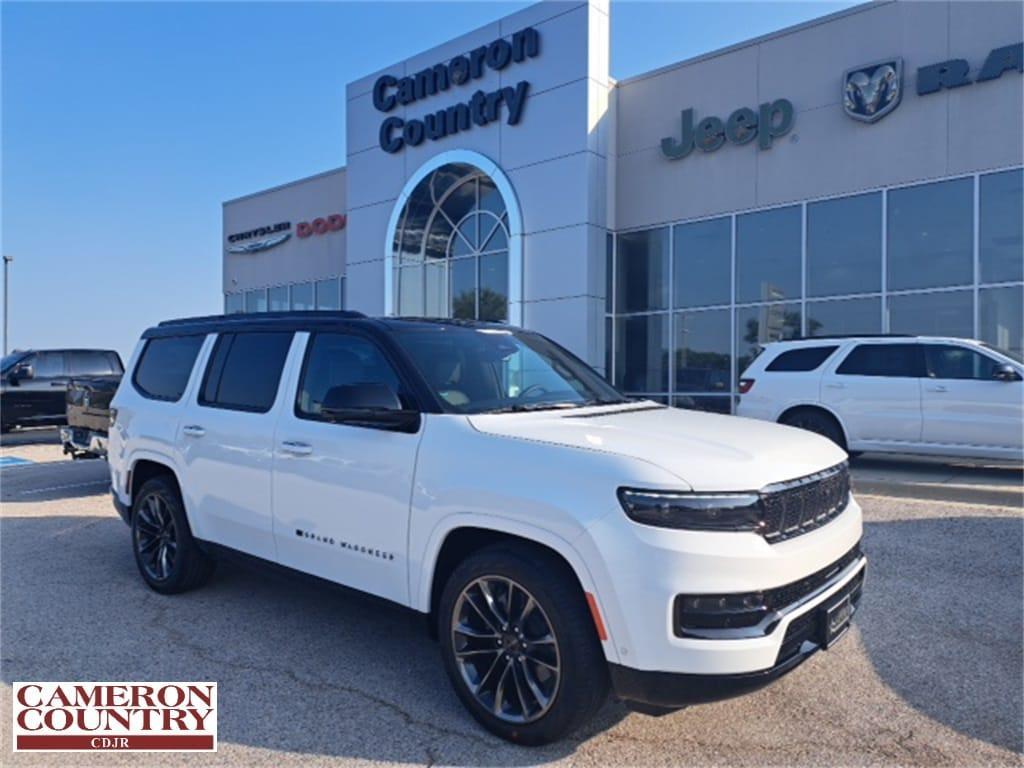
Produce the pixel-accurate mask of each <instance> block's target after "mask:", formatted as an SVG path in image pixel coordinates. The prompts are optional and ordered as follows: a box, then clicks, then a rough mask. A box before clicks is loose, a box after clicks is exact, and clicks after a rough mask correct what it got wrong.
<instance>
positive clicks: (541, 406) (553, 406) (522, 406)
mask: <svg viewBox="0 0 1024 768" xmlns="http://www.w3.org/2000/svg"><path fill="white" fill-rule="evenodd" d="M584 405H587V403H573V402H562V403H516V404H515V405H506V406H504V407H502V408H493V409H491V410H489V411H482V413H527V412H530V411H556V410H562V409H565V408H582V407H583V406H584Z"/></svg>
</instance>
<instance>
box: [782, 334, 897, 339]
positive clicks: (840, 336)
mask: <svg viewBox="0 0 1024 768" xmlns="http://www.w3.org/2000/svg"><path fill="white" fill-rule="evenodd" d="M912 338H915V337H914V334H912V333H829V334H826V335H824V336H794V337H793V338H792V339H780V341H828V340H830V339H912Z"/></svg>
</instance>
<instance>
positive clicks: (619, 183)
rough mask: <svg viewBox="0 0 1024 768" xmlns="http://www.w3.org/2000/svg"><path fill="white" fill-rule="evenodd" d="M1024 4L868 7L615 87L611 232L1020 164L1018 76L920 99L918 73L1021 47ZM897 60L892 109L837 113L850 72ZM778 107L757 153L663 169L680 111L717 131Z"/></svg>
mask: <svg viewBox="0 0 1024 768" xmlns="http://www.w3.org/2000/svg"><path fill="white" fill-rule="evenodd" d="M1022 10H1024V4H1021V3H1014V2H945V3H944V2H879V3H874V4H870V5H869V4H865V5H863V6H858V7H856V8H853V9H851V10H849V11H845V12H841V13H838V14H834V15H832V16H826V17H823V18H821V19H817V20H815V21H812V22H809V23H807V24H804V25H801V26H798V27H794V28H792V29H789V30H786V31H784V32H782V33H778V34H773V35H769V36H767V37H765V38H761V39H759V40H754V41H751V42H749V43H743V44H741V45H738V46H734V47H732V48H729V49H726V50H724V51H721V52H717V53H712V54H708V55H706V56H703V57H699V58H697V59H695V60H692V61H689V62H683V63H680V64H677V65H672V66H670V67H667V68H665V69H663V70H658V71H655V72H652V73H649V74H646V75H641V76H639V77H635V78H631V79H629V80H627V81H623V82H621V83H620V84H619V85H618V88H617V91H618V93H617V105H618V106H617V119H618V136H619V138H618V142H617V145H616V151H617V179H616V209H617V218H616V225H617V227H618V228H621V229H628V228H633V227H642V226H648V225H651V224H656V223H662V222H668V221H678V220H683V219H690V218H697V217H701V216H709V215H712V214H718V213H725V212H731V211H739V210H744V209H748V208H754V207H759V206H769V205H775V204H779V203H785V202H790V201H798V200H803V199H808V198H815V197H824V196H829V195H837V194H845V193H849V192H854V191H857V190H862V189H867V188H875V187H882V186H889V185H894V184H903V183H910V182H914V181H920V180H924V179H929V178H937V177H942V176H949V175H954V174H960V173H969V172H974V171H979V170H986V169H991V168H1002V167H1006V166H1012V165H1019V164H1020V163H1021V162H1022V143H1021V130H1022V114H1024V98H1022V95H1024V89H1022V84H1021V77H1020V75H1019V74H1018V73H1016V72H1006V73H1004V74H1003V76H1002V77H1001V78H999V79H997V80H994V81H989V82H983V83H975V84H973V85H969V86H963V87H961V88H957V89H954V90H943V91H940V92H938V93H932V94H927V95H922V96H918V95H917V92H916V74H917V68H918V67H921V66H926V65H929V64H935V63H938V62H941V61H944V60H947V59H953V58H964V59H967V60H968V62H969V63H970V65H971V74H972V77H973V76H976V75H977V72H978V70H979V69H980V67H981V66H982V64H983V63H984V61H985V57H986V56H987V55H988V53H989V52H990V51H991V50H992V49H993V48H997V47H1000V46H1003V45H1010V44H1013V43H1017V42H1020V40H1021V37H1022V32H1021V30H1022V28H1024V17H1022ZM894 56H902V57H903V60H904V68H905V69H904V93H903V99H902V102H901V104H900V106H899V107H897V109H896V110H895V111H894V112H892V113H891V114H889V115H887V116H885V117H883V118H882V119H881V120H880V121H878V122H876V123H873V124H868V123H862V122H858V121H855V120H852V119H850V118H849V117H848V116H847V115H846V114H845V113H844V112H843V107H842V76H843V73H844V72H845V71H846V70H847V69H851V68H853V67H857V66H860V65H864V64H870V63H871V62H874V61H878V60H881V59H887V58H891V57H894ZM780 98H785V99H789V100H790V101H792V102H793V105H794V108H795V113H796V115H795V120H794V123H793V128H792V130H791V131H790V133H789V134H788V135H786V136H783V137H781V138H780V139H778V140H776V141H775V143H774V145H773V147H772V148H771V149H768V150H759V149H758V147H757V142H756V141H754V142H751V143H749V144H745V145H741V146H733V145H731V144H728V143H727V144H726V145H725V146H723V147H722V148H720V149H719V150H717V151H715V152H711V153H703V152H701V151H700V150H695V151H694V152H692V153H691V154H690V155H689V156H688V157H686V158H682V159H679V160H669V159H668V158H666V157H665V156H664V155H663V154H662V152H661V148H660V142H661V139H662V137H665V136H676V135H678V132H679V123H680V111H681V110H682V109H685V108H687V107H692V108H693V109H694V111H695V117H694V120H695V122H696V121H699V120H701V119H703V118H704V117H708V116H712V115H714V116H717V117H720V118H722V119H723V120H725V119H726V118H727V117H728V116H729V114H730V113H731V112H732V111H733V110H735V109H737V108H738V107H751V108H753V109H754V110H755V111H756V109H757V106H758V105H759V104H761V103H763V102H766V101H772V100H774V99H780Z"/></svg>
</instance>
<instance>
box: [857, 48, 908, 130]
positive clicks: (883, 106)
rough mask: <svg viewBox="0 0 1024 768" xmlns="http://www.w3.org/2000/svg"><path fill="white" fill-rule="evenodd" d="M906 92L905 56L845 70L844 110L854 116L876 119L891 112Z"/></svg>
mask: <svg viewBox="0 0 1024 768" xmlns="http://www.w3.org/2000/svg"><path fill="white" fill-rule="evenodd" d="M902 95H903V59H899V58H896V59H886V60H885V61H876V62H875V63H874V64H866V65H864V66H860V67H856V68H854V69H848V70H846V72H845V73H844V74H843V110H845V112H846V114H848V115H849V116H850V117H852V118H853V119H854V120H860V121H862V122H865V123H874V122H876V121H877V120H881V119H882V118H883V117H885V116H886V115H888V114H889V113H890V112H892V111H893V110H894V109H896V107H898V106H899V104H900V97H901V96H902Z"/></svg>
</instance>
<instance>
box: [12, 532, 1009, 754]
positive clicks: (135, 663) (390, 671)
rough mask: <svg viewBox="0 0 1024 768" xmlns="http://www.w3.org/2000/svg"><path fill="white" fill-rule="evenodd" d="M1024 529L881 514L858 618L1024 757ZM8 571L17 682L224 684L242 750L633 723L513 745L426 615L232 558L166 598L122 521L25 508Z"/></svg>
mask: <svg viewBox="0 0 1024 768" xmlns="http://www.w3.org/2000/svg"><path fill="white" fill-rule="evenodd" d="M1022 538H1024V537H1022V530H1021V521H1020V520H1019V519H1015V518H996V517H971V518H968V517H957V518H948V519H927V520H908V521H899V522H877V523H868V524H866V526H865V542H864V546H865V549H866V551H867V553H868V557H869V559H870V564H869V573H868V582H867V591H866V594H865V602H864V605H863V607H862V610H861V611H860V612H859V613H858V616H857V624H858V633H859V635H860V637H861V640H862V642H863V645H864V648H865V649H866V653H867V655H868V659H869V660H870V662H871V664H872V666H873V668H874V669H875V670H876V672H877V674H878V676H879V678H880V679H881V681H882V682H883V683H884V684H885V685H886V686H887V687H888V688H889V689H891V690H892V691H894V692H895V693H896V694H898V695H899V696H900V697H901V698H902V700H903V701H905V702H906V703H907V704H908V705H909V706H910V707H913V708H914V709H916V710H918V711H919V712H921V713H923V714H924V715H926V716H927V717H929V718H931V719H933V720H935V721H937V722H939V723H941V724H943V725H945V726H947V727H949V728H952V729H954V730H956V731H958V732H960V733H962V734H965V735H967V736H969V737H972V738H975V739H979V740H983V741H986V742H988V743H991V744H993V745H996V746H999V747H1002V748H1008V749H1013V750H1016V751H1018V752H1019V751H1020V750H1021V746H1022V745H1021V734H1020V723H1021V718H1022V703H1021V690H1020V680H1021V676H1022V662H1021V646H1020V637H1021V633H1022V631H1024V616H1022V613H1024V608H1022V602H1021V578H1022V574H1021V550H1022V544H1024V542H1022ZM56 562H59V564H60V566H59V567H55V563H56ZM0 567H2V573H0V576H2V579H0V582H2V587H3V594H2V600H0V632H2V637H0V641H2V645H3V648H4V658H3V664H2V668H0V677H2V679H3V680H4V681H5V682H6V683H8V684H9V683H10V682H11V681H14V680H77V681H81V680H210V681H217V682H218V683H219V712H218V721H219V736H220V739H221V741H222V742H225V743H235V744H242V745H248V746H253V747H258V748H265V749H271V750H284V751H288V752H298V753H305V754H309V755H311V756H314V755H326V756H341V757H346V758H361V759H365V760H375V761H388V762H402V763H406V762H408V763H412V762H429V763H449V764H455V763H460V764H473V765H481V766H505V765H532V764H537V763H542V762H546V761H549V760H556V759H559V758H563V757H566V756H572V755H573V754H575V753H576V751H577V750H578V749H579V748H580V747H581V745H582V744H584V743H585V742H587V741H589V740H590V739H592V738H594V737H596V736H598V735H600V734H602V733H603V732H604V731H606V730H608V729H611V728H613V727H614V726H615V725H616V724H617V723H619V721H621V720H622V719H623V718H624V717H626V715H627V710H626V709H625V708H624V707H623V706H622V705H621V704H619V703H616V702H609V704H608V705H606V707H605V708H604V709H603V710H602V711H601V712H600V714H599V716H598V717H597V718H596V720H595V721H594V722H592V723H591V724H590V725H588V726H587V727H586V728H585V730H583V731H582V732H580V733H577V734H575V735H574V736H573V737H572V738H571V739H568V740H566V741H563V742H561V743H559V744H554V745H551V746H548V747H544V748H540V749H525V748H520V747H515V746H512V745H510V744H507V743H505V742H503V741H501V740H499V739H496V738H494V737H492V736H490V735H489V734H487V733H486V732H485V731H483V730H482V729H481V728H480V727H479V726H478V725H477V724H476V723H475V722H474V721H473V720H472V719H471V718H470V717H469V715H468V714H467V713H466V712H465V710H464V709H463V708H462V706H461V704H460V703H459V702H458V700H457V698H456V697H455V695H454V693H453V692H452V690H451V687H450V685H449V683H448V680H447V678H446V676H445V674H444V671H443V669H442V665H441V660H440V654H439V652H438V649H437V645H436V643H434V642H433V641H431V640H430V639H429V638H428V637H427V635H426V632H425V628H424V624H423V620H422V619H421V618H419V617H418V616H416V615H414V614H410V613H409V612H407V611H404V610H402V609H399V608H397V607H393V606H390V605H388V604H382V603H379V602H376V601H372V600H369V599H366V598H362V597H358V596H354V595H351V594H350V593H346V592H342V591H339V590H337V589H333V588H331V587H329V586H326V585H321V584H313V583H310V582H308V581H306V580H303V579H296V578H288V577H284V576H281V575H278V574H275V573H272V572H267V571H264V570H251V569H247V568H244V567H241V566H239V565H235V564H232V563H222V564H220V565H219V566H218V571H217V573H216V574H215V576H214V578H213V580H212V581H211V583H210V584H209V585H207V586H206V587H204V588H203V589H200V590H197V591H195V592H191V593H188V594H185V595H178V596H173V597H165V596H161V595H157V594H156V593H153V592H151V591H149V590H148V589H146V588H145V587H144V586H143V585H142V582H141V580H140V578H139V576H138V573H137V572H136V569H135V564H134V561H133V558H132V555H131V552H130V549H129V544H128V530H127V528H126V526H125V525H124V524H123V523H122V522H121V521H120V520H119V519H118V518H117V517H115V516H114V513H113V512H111V514H110V516H97V515H90V516H84V515H83V516H56V517H5V518H3V519H2V520H0ZM40 639H43V640H44V641H43V642H40ZM728 711H729V710H728V709H719V710H718V711H717V714H716V716H723V715H725V714H727V713H728ZM737 711H739V712H742V711H743V710H742V708H740V709H738V710H737ZM744 716H745V715H744ZM766 716H771V715H769V714H766ZM780 716H781V715H780ZM722 725H723V728H725V730H726V731H728V729H729V727H731V726H732V725H735V724H730V723H728V722H726V723H723V724H722ZM813 735H814V734H810V736H813Z"/></svg>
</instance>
